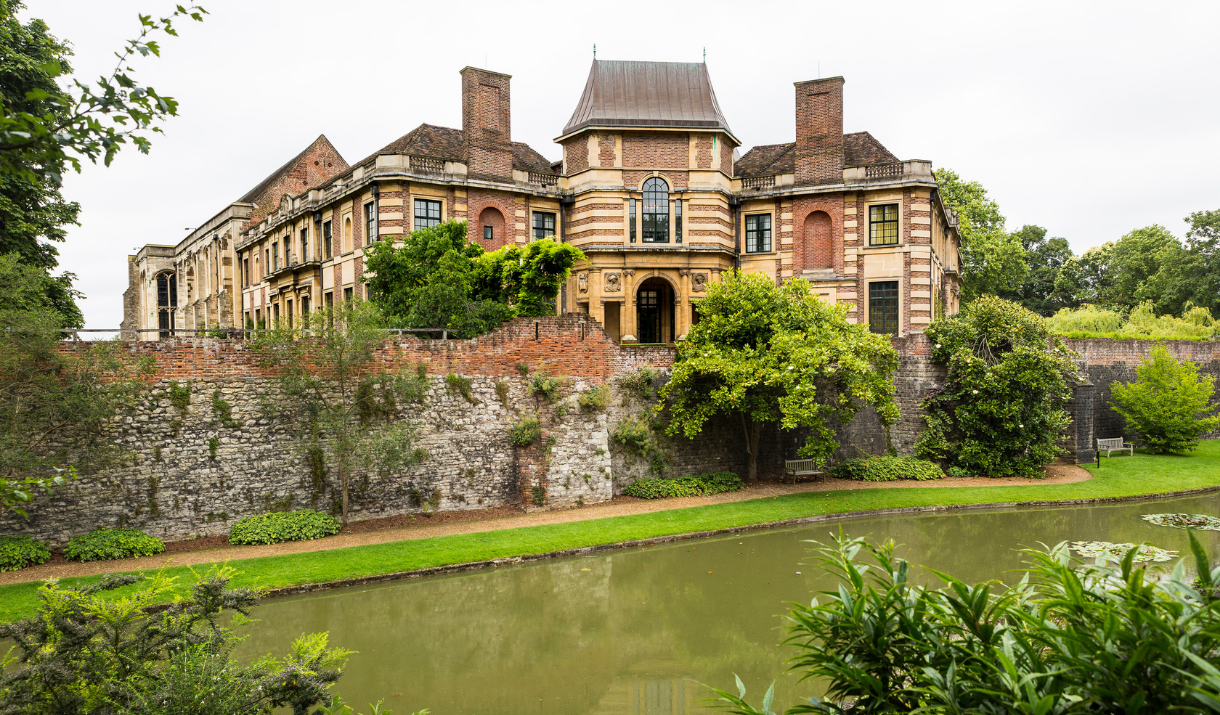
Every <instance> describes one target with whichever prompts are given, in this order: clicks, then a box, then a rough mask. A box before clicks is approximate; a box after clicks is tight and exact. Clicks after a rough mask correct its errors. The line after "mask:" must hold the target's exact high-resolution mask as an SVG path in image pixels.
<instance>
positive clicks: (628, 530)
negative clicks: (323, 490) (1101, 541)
mask: <svg viewBox="0 0 1220 715" xmlns="http://www.w3.org/2000/svg"><path fill="white" fill-rule="evenodd" d="M1086 466H1087V467H1088V469H1089V471H1090V472H1092V473H1093V479H1091V480H1089V481H1087V482H1078V483H1075V484H1045V485H1042V484H1031V485H1028V486H1016V487H945V488H937V489H914V488H903V487H895V488H892V489H862V490H856V491H835V492H807V493H802V494H792V495H788V496H781V497H772V498H764V499H753V500H749V501H740V502H729V503H724V504H714V505H711V506H701V507H691V508H686V509H674V510H670V511H663V512H654V513H650V514H635V515H631V516H618V517H610V518H605V519H594V520H589V521H581V522H572V523H566V524H548V525H544V526H531V527H520V528H515V529H504V530H501V531H490V532H483V533H477V534H458V535H453V536H437V537H432V538H427V539H414V540H410V541H399V542H394V543H387V544H372V545H368V546H354V547H351V548H345V549H334V550H329V551H315V552H309V553H300V554H287V555H284V556H269V557H265V558H258V559H247V560H242V561H236V562H233V563H232V566H233V568H234V569H235V570H236V575H235V576H234V578H233V580H232V582H231V583H232V585H233V586H234V587H252V588H259V589H268V588H283V587H288V586H297V585H300V584H306V583H323V582H327V581H337V580H341V579H349V578H356V577H363V576H375V575H378V574H388V573H400V572H404V571H414V570H417V569H424V568H432V567H437V566H448V565H452V564H462V563H470V562H475V561H485V560H489V559H498V558H509V557H514V556H527V555H531V554H543V553H549V552H554V551H562V550H567V549H576V548H582V547H586V546H595V545H598V544H612V543H618V542H623V541H633V540H637V539H649V538H655V537H661V536H672V535H675V534H686V533H691V532H697V531H712V530H716V529H725V528H732V527H740V526H750V525H756V524H767V523H772V522H779V521H786V520H789V519H799V518H802V517H809V516H818V515H831V514H846V513H854V512H867V511H875V510H879V509H899V508H909V507H928V506H950V505H968V504H994V503H1008V502H1013V503H1022V502H1038V501H1070V500H1080V499H1106V498H1116V497H1136V496H1144V495H1153V494H1164V493H1169V492H1178V491H1185V490H1190V489H1201V488H1207V487H1220V440H1213V441H1209V442H1204V443H1203V444H1202V445H1201V446H1200V448H1199V450H1198V451H1196V452H1195V453H1194V454H1192V455H1190V456H1183V457H1175V456H1153V455H1144V454H1136V455H1135V456H1134V457H1126V456H1122V457H1119V456H1115V457H1113V458H1112V459H1106V458H1103V459H1102V466H1101V467H1100V468H1097V467H1092V466H1088V465H1086ZM193 568H195V569H196V570H199V569H200V568H201V567H198V566H196V567H193ZM165 571H166V573H168V574H170V575H172V576H177V577H178V578H179V582H180V583H181V584H182V588H181V592H182V593H185V592H186V590H187V587H188V585H189V584H190V583H191V582H192V581H193V576H192V573H191V570H190V567H185V566H180V567H172V568H167V569H165ZM98 578H99V577H96V576H94V577H82V578H71V579H64V580H63V584H65V585H75V584H82V583H90V582H93V581H96V580H98ZM37 589H38V584H36V583H22V584H11V585H5V586H0V621H11V620H14V619H17V618H23V617H25V616H28V615H30V614H32V613H33V611H34V607H35V605H36V603H37ZM116 593H122V591H118V592H116Z"/></svg>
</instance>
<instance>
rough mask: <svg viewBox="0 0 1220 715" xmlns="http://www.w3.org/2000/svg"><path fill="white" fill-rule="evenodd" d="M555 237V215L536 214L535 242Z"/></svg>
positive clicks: (537, 212)
mask: <svg viewBox="0 0 1220 715" xmlns="http://www.w3.org/2000/svg"><path fill="white" fill-rule="evenodd" d="M554 235H555V214H553V213H546V212H543V211H535V212H534V240H538V239H540V238H549V237H551V236H554Z"/></svg>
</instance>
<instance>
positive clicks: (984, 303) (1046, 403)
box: [916, 296, 1076, 477]
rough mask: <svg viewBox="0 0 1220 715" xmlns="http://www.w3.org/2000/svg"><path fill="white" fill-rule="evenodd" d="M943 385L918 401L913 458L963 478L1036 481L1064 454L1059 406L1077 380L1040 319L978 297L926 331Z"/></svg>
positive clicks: (1068, 360) (1064, 414)
mask: <svg viewBox="0 0 1220 715" xmlns="http://www.w3.org/2000/svg"><path fill="white" fill-rule="evenodd" d="M927 336H928V338H929V339H930V340H931V341H932V343H933V344H934V347H933V350H932V359H933V360H935V361H936V362H939V363H944V364H946V365H947V367H948V375H947V378H946V380H945V385H944V387H943V388H941V389H940V390H938V391H936V392H934V393H933V394H932V395H931V396H929V397H928V398H927V399H925V400H924V402H923V406H924V410H925V416H924V419H925V421H926V422H927V429H925V430H924V433H923V435H922V436H921V437H920V439H919V443H918V444H917V445H916V456H919V457H923V458H926V459H935V460H939V461H941V462H944V463H947V464H948V465H949V467H950V468H949V471H950V473H952V472H954V471H955V470H957V471H961V472H964V473H965V474H969V475H981V476H989V477H1007V476H1036V475H1038V474H1040V473H1041V468H1042V465H1044V464H1047V463H1048V462H1052V461H1054V460H1055V458H1056V457H1057V456H1058V455H1059V454H1060V453H1061V452H1062V449H1061V448H1060V447H1059V438H1060V433H1061V432H1062V430H1063V429H1064V428H1065V427H1066V426H1067V424H1068V422H1069V421H1070V417H1069V415H1068V413H1067V412H1066V411H1065V410H1064V409H1063V406H1064V405H1065V404H1066V403H1067V401H1068V399H1069V398H1070V397H1071V395H1072V388H1071V381H1072V380H1073V378H1074V376H1075V375H1076V368H1075V364H1074V363H1073V362H1072V358H1071V353H1070V352H1069V351H1068V350H1067V348H1065V347H1064V345H1063V341H1062V339H1061V338H1058V337H1052V336H1051V334H1050V330H1049V328H1048V327H1047V325H1046V321H1044V320H1043V319H1042V318H1040V317H1039V316H1038V315H1037V314H1035V313H1033V312H1031V311H1029V310H1027V309H1025V308H1023V307H1021V306H1019V305H1017V304H1015V303H1011V302H1009V301H1006V300H1001V299H1000V298H996V297H994V296H984V297H982V298H979V299H978V300H976V301H974V302H973V303H970V304H969V305H967V306H966V307H965V308H963V309H962V312H960V313H958V314H957V315H953V316H950V317H948V318H942V319H940V320H937V321H935V322H933V323H932V324H931V325H930V326H928V330H927Z"/></svg>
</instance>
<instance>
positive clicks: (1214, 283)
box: [1140, 209, 1220, 317]
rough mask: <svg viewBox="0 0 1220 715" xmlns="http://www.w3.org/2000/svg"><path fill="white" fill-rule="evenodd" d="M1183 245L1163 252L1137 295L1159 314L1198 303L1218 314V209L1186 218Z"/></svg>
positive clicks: (1219, 280)
mask: <svg viewBox="0 0 1220 715" xmlns="http://www.w3.org/2000/svg"><path fill="white" fill-rule="evenodd" d="M1186 223H1187V224H1188V225H1189V226H1190V228H1189V229H1188V230H1187V231H1186V242H1185V245H1181V246H1174V247H1172V248H1171V249H1170V250H1168V251H1166V252H1165V254H1164V256H1163V257H1162V259H1161V261H1160V267H1159V270H1158V271H1157V272H1156V274H1154V275H1153V276H1151V277H1150V278H1149V279H1148V281H1147V283H1146V284H1145V285H1144V286H1143V288H1142V291H1141V293H1140V296H1141V298H1142V299H1145V300H1151V301H1153V303H1154V304H1155V306H1156V309H1157V311H1158V312H1160V313H1171V314H1173V315H1180V314H1182V313H1185V312H1186V311H1187V310H1188V308H1189V306H1199V307H1203V308H1206V309H1207V310H1209V311H1211V313H1212V315H1213V316H1214V317H1220V209H1217V210H1214V211H1196V212H1195V213H1192V214H1191V215H1190V216H1187V217H1186Z"/></svg>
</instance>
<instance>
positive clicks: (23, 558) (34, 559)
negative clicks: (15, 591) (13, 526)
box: [0, 536, 51, 571]
mask: <svg viewBox="0 0 1220 715" xmlns="http://www.w3.org/2000/svg"><path fill="white" fill-rule="evenodd" d="M50 558H51V550H50V549H48V548H47V545H46V544H44V543H42V542H41V541H38V540H37V539H31V538H30V537H28V536H0V571H16V570H17V569H23V568H25V567H26V566H37V565H38V564H42V563H46V562H47V560H48V559H50Z"/></svg>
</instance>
